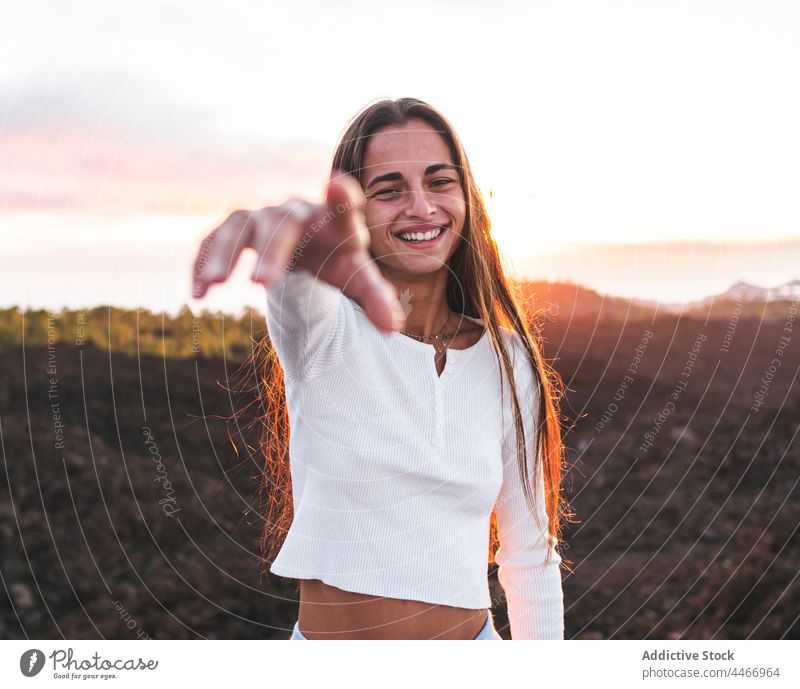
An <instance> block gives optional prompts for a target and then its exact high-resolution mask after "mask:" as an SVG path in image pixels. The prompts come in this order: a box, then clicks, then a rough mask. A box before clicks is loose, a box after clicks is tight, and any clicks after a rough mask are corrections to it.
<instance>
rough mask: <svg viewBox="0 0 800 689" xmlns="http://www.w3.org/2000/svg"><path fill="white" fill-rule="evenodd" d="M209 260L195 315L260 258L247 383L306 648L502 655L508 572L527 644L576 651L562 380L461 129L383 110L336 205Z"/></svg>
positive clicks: (231, 228) (268, 550) (244, 239)
mask: <svg viewBox="0 0 800 689" xmlns="http://www.w3.org/2000/svg"><path fill="white" fill-rule="evenodd" d="M210 239H211V240H213V241H211V242H210V243H211V244H212V245H213V250H212V251H213V256H211V257H209V260H208V264H207V266H200V263H199V262H200V257H198V264H197V267H196V271H197V273H198V274H199V275H200V277H199V278H198V279H196V282H195V296H198V297H199V296H202V295H203V294H204V293H205V291H206V289H207V288H208V286H209V285H210V284H211V283H213V282H222V281H224V280H225V279H226V278H227V276H228V275H229V274H230V272H231V270H232V269H233V265H234V264H235V262H236V259H237V257H238V254H239V253H240V252H241V251H242V250H243V249H244V248H246V247H250V248H252V249H254V250H255V251H256V252H257V253H258V255H259V261H258V266H257V267H256V270H255V271H254V274H253V279H254V280H256V281H259V282H262V283H263V284H264V285H265V286H266V288H267V326H268V329H269V337H268V338H264V340H263V341H262V342H261V343H260V346H259V348H258V350H257V351H256V352H255V353H254V355H253V358H252V359H251V360H250V361H249V362H248V363H247V364H246V367H247V368H249V369H250V370H252V367H253V366H256V365H261V366H263V369H262V371H261V375H260V376H259V380H260V381H261V384H260V386H259V388H258V389H257V394H258V399H257V400H256V401H255V408H256V409H258V410H259V413H257V414H256V415H255V417H254V418H253V420H252V421H251V424H260V425H261V428H262V440H261V450H262V451H263V454H264V460H265V465H264V473H263V486H262V488H263V496H264V518H265V526H264V532H263V538H262V542H261V546H262V549H263V555H264V561H265V563H268V562H271V565H270V566H269V569H270V571H271V572H273V573H275V574H278V575H280V576H285V577H289V578H293V579H296V580H298V581H299V590H300V610H299V616H298V620H297V623H296V624H295V627H294V631H293V634H292V638H294V639H365V638H372V639H476V640H480V639H499V638H501V637H500V636H499V634H497V632H496V631H495V629H494V625H493V620H492V614H491V607H492V605H493V601H492V600H491V598H490V595H489V588H488V580H487V564H491V563H493V562H496V563H497V564H498V565H499V569H498V579H499V581H500V583H501V585H502V587H503V589H504V594H505V599H506V601H507V603H508V614H509V621H510V625H511V633H512V637H513V638H515V639H561V638H563V634H564V622H563V614H564V605H563V593H562V587H561V576H560V565H561V562H562V560H561V557H560V555H559V553H558V552H557V550H556V548H557V546H558V544H559V536H560V529H561V520H562V518H565V517H568V516H570V514H569V513H568V512H567V511H566V509H565V507H566V501H565V500H564V498H563V497H562V495H561V492H560V482H561V472H562V461H563V454H562V444H561V433H560V427H559V422H558V398H559V395H560V380H559V379H558V377H557V375H556V374H555V373H554V371H553V370H552V369H551V368H550V367H549V366H548V365H547V364H546V363H545V361H544V359H543V356H542V353H541V349H540V344H539V338H538V337H535V336H534V335H533V334H532V332H531V330H530V326H529V324H528V323H527V321H526V319H525V316H524V313H525V312H524V310H523V309H522V308H521V306H520V304H519V302H518V299H517V298H516V296H515V294H514V293H513V292H512V290H511V288H510V286H509V283H508V281H507V280H506V277H505V275H504V274H503V270H502V267H501V263H500V260H499V256H498V252H497V246H496V244H495V242H494V240H493V239H492V237H491V233H490V224H489V218H488V216H487V214H486V209H485V207H484V204H483V200H482V198H481V195H480V193H479V191H478V189H477V186H476V184H475V180H474V178H473V175H472V171H471V169H470V166H469V163H468V160H467V157H466V154H465V152H464V149H463V146H462V144H461V142H460V141H459V139H458V136H457V135H456V133H455V131H454V130H453V128H452V126H451V125H450V124H449V122H447V120H446V119H445V118H444V117H443V116H442V115H441V114H440V113H438V112H437V111H436V110H435V109H434V108H432V107H431V106H430V105H428V104H426V103H424V102H422V101H419V100H416V99H412V98H403V99H399V100H396V101H392V100H382V101H378V102H376V103H374V104H373V105H371V106H369V107H367V108H366V109H365V110H363V111H362V112H361V113H359V114H358V115H357V116H356V117H355V118H354V119H353V121H352V122H351V123H350V126H349V127H348V129H347V131H346V132H345V134H344V136H343V137H342V140H341V142H340V143H339V145H338V146H337V148H336V151H335V153H334V157H333V165H332V176H331V181H330V182H329V184H328V188H327V194H326V199H325V201H324V202H322V203H318V204H313V203H308V202H305V201H302V200H297V199H295V200H291V201H288V202H287V203H285V204H284V205H282V206H279V207H271V208H265V209H262V210H260V211H253V212H249V213H248V212H244V211H238V212H236V213H234V214H233V215H231V216H230V217H229V218H228V220H226V221H225V223H223V224H222V225H221V226H220V227H219V228H217V229H216V230H215V231H214V233H212V236H211V238H210ZM262 359H263V360H262ZM251 411H252V408H251V405H248V407H246V408H245V409H243V410H241V411H240V412H239V414H238V415H237V417H236V419H235V421H236V423H237V424H239V425H241V423H242V420H243V417H244V416H246V415H248V414H250V413H251ZM251 424H247V425H251ZM290 429H291V434H290V433H289V430H290ZM498 546H499V547H498ZM276 552H277V557H275V559H274V561H273V557H274V556H275V553H276ZM487 553H488V562H487Z"/></svg>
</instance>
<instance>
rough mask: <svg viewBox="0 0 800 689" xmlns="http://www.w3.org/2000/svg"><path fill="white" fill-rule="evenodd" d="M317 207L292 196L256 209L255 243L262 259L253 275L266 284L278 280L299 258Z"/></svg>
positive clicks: (254, 221) (266, 285)
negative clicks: (279, 202)
mask: <svg viewBox="0 0 800 689" xmlns="http://www.w3.org/2000/svg"><path fill="white" fill-rule="evenodd" d="M314 212H315V209H314V207H313V206H312V205H311V204H310V203H307V202H306V201H302V200H300V199H292V200H290V201H287V202H286V203H284V204H283V205H282V206H277V207H274V208H264V209H262V210H260V211H256V212H255V213H253V216H252V221H253V224H254V231H253V235H252V239H251V242H252V244H251V246H252V248H253V249H255V251H256V253H257V254H258V260H257V262H256V265H255V268H254V269H253V274H252V276H251V279H252V280H253V281H254V282H260V283H262V284H263V285H264V286H265V287H269V285H271V284H273V283H274V282H277V281H278V280H279V279H280V277H281V275H283V273H284V271H285V270H287V268H291V267H292V264H293V263H295V262H296V260H297V257H298V256H299V254H295V252H296V251H299V252H302V250H303V247H302V246H300V244H301V240H303V238H304V235H305V231H306V227H307V224H308V221H309V220H310V219H311V217H312V216H313V214H314Z"/></svg>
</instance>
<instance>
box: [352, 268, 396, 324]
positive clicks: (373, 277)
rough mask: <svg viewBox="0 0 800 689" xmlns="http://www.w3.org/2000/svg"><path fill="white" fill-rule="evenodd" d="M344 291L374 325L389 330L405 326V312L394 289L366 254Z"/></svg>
mask: <svg viewBox="0 0 800 689" xmlns="http://www.w3.org/2000/svg"><path fill="white" fill-rule="evenodd" d="M344 292H345V293H346V294H347V295H348V296H350V297H352V298H353V299H355V300H356V301H357V302H358V303H359V304H361V308H363V309H364V313H366V315H367V318H369V319H370V320H371V321H372V322H373V323H374V324H375V326H376V327H377V328H379V329H380V330H384V331H386V332H390V331H392V330H400V329H401V328H402V327H403V326H404V325H405V320H406V315H405V312H404V311H403V308H402V306H401V305H400V301H399V300H398V297H397V290H396V289H395V287H394V285H392V284H391V283H390V282H389V281H388V280H386V278H384V277H383V275H382V274H381V271H380V270H378V266H376V265H375V263H374V262H373V261H372V258H371V257H370V256H369V255H368V254H367V255H366V258H365V260H364V262H363V263H362V264H361V265H360V267H358V268H357V269H356V270H355V272H354V273H353V274H352V276H351V278H350V281H349V283H348V285H347V287H346V289H345V290H344Z"/></svg>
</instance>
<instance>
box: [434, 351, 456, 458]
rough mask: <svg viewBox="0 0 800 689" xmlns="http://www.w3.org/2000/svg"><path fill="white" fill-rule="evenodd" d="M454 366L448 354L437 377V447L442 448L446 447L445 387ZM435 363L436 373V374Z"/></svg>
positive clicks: (435, 411) (435, 415) (435, 414)
mask: <svg viewBox="0 0 800 689" xmlns="http://www.w3.org/2000/svg"><path fill="white" fill-rule="evenodd" d="M451 366H452V355H451V352H448V353H447V355H446V358H445V362H444V369H443V370H442V374H441V375H437V376H436V380H435V382H434V387H435V395H434V397H435V410H434V417H435V423H436V436H435V437H436V446H437V447H442V446H443V445H444V420H445V407H444V387H445V383H446V379H447V377H448V376H449V375H450V371H451ZM435 370H436V369H435V362H434V372H435Z"/></svg>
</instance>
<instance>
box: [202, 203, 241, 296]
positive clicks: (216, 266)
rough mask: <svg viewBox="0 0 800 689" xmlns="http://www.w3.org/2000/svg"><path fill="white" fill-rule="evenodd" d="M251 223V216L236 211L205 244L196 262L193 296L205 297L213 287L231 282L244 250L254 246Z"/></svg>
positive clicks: (210, 235) (204, 241)
mask: <svg viewBox="0 0 800 689" xmlns="http://www.w3.org/2000/svg"><path fill="white" fill-rule="evenodd" d="M249 220H250V218H249V213H247V212H246V211H236V212H235V213H232V214H231V215H230V216H229V217H228V219H227V220H226V221H225V222H224V223H222V225H220V226H219V227H217V228H216V229H215V230H214V231H213V232H211V233H210V234H209V235H208V237H206V239H205V240H203V243H202V244H201V246H200V251H199V252H198V254H197V257H196V258H195V267H194V273H193V276H194V279H193V285H192V296H194V297H195V298H199V297H202V296H203V295H204V294H205V293H206V291H207V290H208V287H209V285H211V284H212V283H215V282H225V280H227V279H228V276H229V275H230V273H231V271H232V270H233V266H234V265H235V264H236V260H237V259H238V257H239V254H240V253H241V252H242V249H244V248H245V247H247V246H249V245H250V242H251V233H252V228H251V223H250V221H249Z"/></svg>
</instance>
